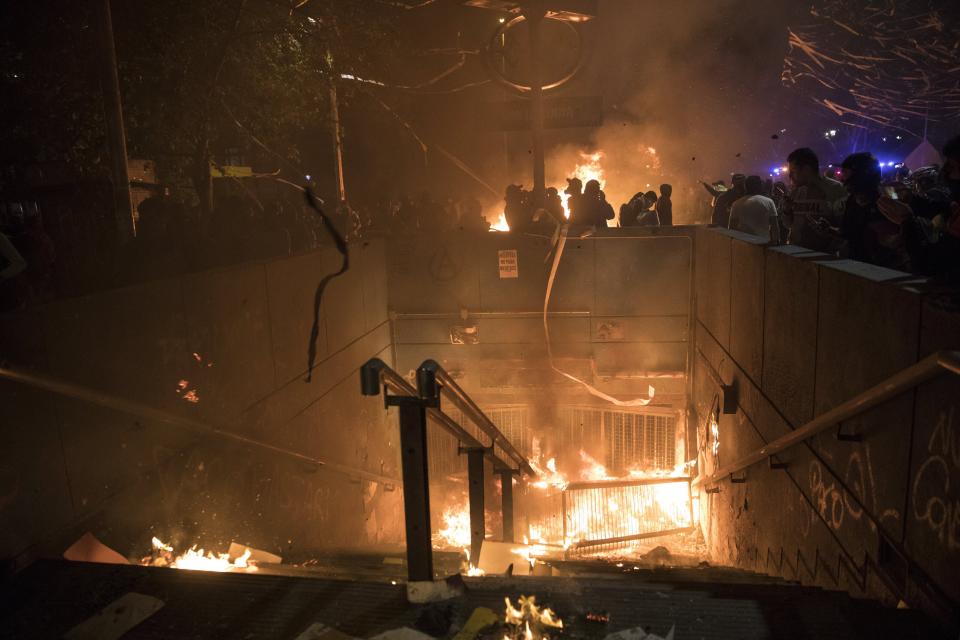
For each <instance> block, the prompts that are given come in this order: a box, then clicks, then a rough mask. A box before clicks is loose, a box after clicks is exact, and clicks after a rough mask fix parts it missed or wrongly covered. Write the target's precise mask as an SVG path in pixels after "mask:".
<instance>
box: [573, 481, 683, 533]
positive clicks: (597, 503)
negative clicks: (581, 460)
mask: <svg viewBox="0 0 960 640" xmlns="http://www.w3.org/2000/svg"><path fill="white" fill-rule="evenodd" d="M563 524H564V535H563V537H564V540H567V539H569V538H571V535H572V536H576V537H577V539H576V540H574V541H573V543H572V544H571V546H570V548H571V549H585V548H588V547H597V546H601V545H612V544H618V543H623V542H630V541H632V540H642V539H644V538H654V537H657V536H663V535H668V534H671V533H679V532H682V531H691V530H692V529H693V501H692V499H691V496H690V478H688V477H682V478H646V479H637V480H617V481H606V482H604V481H600V482H576V483H572V484H569V485H567V488H566V489H565V490H564V492H563Z"/></svg>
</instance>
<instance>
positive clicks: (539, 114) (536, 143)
mask: <svg viewBox="0 0 960 640" xmlns="http://www.w3.org/2000/svg"><path fill="white" fill-rule="evenodd" d="M546 15H547V11H546V8H544V6H543V3H542V2H539V1H531V2H529V3H528V4H527V5H525V6H524V9H523V16H524V18H526V21H527V28H528V29H529V30H530V32H529V35H530V58H531V60H530V69H531V72H532V76H533V77H532V78H531V87H530V107H531V115H532V116H533V122H532V127H531V128H532V130H533V194H534V199H535V201H536V202H537V204H540V203H542V202H543V199H544V195H545V193H546V175H545V174H546V168H545V166H544V165H545V161H544V151H543V79H542V77H541V71H540V27H541V26H542V25H543V19H544V17H546Z"/></svg>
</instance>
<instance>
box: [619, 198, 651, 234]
mask: <svg viewBox="0 0 960 640" xmlns="http://www.w3.org/2000/svg"><path fill="white" fill-rule="evenodd" d="M656 202H657V194H656V193H655V192H653V191H647V192H642V191H641V192H637V193H635V194H633V197H631V198H630V200H629V201H628V202H626V203H625V204H622V205H620V226H621V227H638V226H648V225H655V224H656V212H655V211H653V206H654V205H655V204H656ZM650 218H652V219H653V221H652V222H651V220H650Z"/></svg>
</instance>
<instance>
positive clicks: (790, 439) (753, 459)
mask: <svg viewBox="0 0 960 640" xmlns="http://www.w3.org/2000/svg"><path fill="white" fill-rule="evenodd" d="M946 372H950V373H954V374H960V351H937V352H936V353H933V354H931V355H929V356H927V357H926V358H924V359H923V360H920V361H919V362H917V363H915V364H912V365H910V366H909V367H907V368H906V369H903V370H902V371H900V372H898V373H895V374H894V375H892V376H890V377H889V378H887V379H886V380H884V381H883V382H881V383H880V384H878V385H875V386H873V387H870V388H869V389H867V390H866V391H862V392H861V393H858V394H857V395H855V396H853V397H852V398H850V399H849V400H847V401H846V402H844V403H842V404H840V405H838V406H836V407H834V408H833V409H831V410H829V411H827V412H826V413H823V414H821V415H819V416H817V417H816V418H814V419H813V420H811V421H810V422H808V423H806V424H804V425H803V426H802V427H799V428H797V429H795V430H793V431H791V432H790V433H788V434H787V435H785V436H782V437H780V438H777V439H776V440H773V441H772V442H768V443H767V444H765V445H763V446H762V447H760V448H759V449H757V450H756V451H754V452H752V453H750V454H748V455H746V456H744V457H742V458H740V459H739V460H737V461H736V462H733V463H731V464H729V465H726V466H724V467H721V468H719V469H717V470H716V471H714V472H713V474H712V475H711V476H710V477H708V478H697V479H696V480H694V481H693V486H698V485H701V484H703V485H714V484H717V483H719V482H721V481H723V480H724V479H725V478H728V477H732V476H733V474H735V473H739V472H740V471H743V470H745V469H746V468H747V467H750V466H752V465H754V464H757V463H758V462H763V461H764V460H767V459H769V458H770V457H771V456H775V455H777V454H778V453H781V452H783V451H785V450H786V449H789V448H790V447H793V446H795V445H797V444H800V443H802V442H803V441H805V440H807V439H809V438H812V437H813V436H815V435H817V434H819V433H821V432H823V431H826V430H827V429H829V428H831V427H833V426H836V425H837V424H839V423H840V422H843V421H844V420H849V419H850V418H853V417H855V416H857V415H859V414H861V413H863V412H864V411H867V410H869V409H872V408H873V407H876V406H877V405H880V404H882V403H884V402H886V401H887V400H890V399H891V398H894V397H896V396H898V395H900V394H901V393H903V392H904V391H907V390H908V389H912V388H913V387H916V386H919V385H921V384H923V383H924V382H926V381H927V380H930V379H932V378H935V377H936V376H938V375H940V374H941V373H946Z"/></svg>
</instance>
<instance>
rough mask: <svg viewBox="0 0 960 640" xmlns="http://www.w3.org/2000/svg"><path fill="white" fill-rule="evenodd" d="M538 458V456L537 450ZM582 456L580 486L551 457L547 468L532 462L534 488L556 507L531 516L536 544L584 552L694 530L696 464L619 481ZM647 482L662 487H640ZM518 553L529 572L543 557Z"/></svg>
mask: <svg viewBox="0 0 960 640" xmlns="http://www.w3.org/2000/svg"><path fill="white" fill-rule="evenodd" d="M534 453H535V455H536V456H539V454H540V451H539V449H538V448H536V449H535V452H534ZM579 454H580V464H579V467H578V469H577V470H576V471H575V472H574V473H575V474H576V475H575V477H576V478H577V481H575V482H572V483H571V482H568V481H567V476H566V475H565V474H564V473H563V472H562V471H560V470H559V469H558V468H557V464H556V460H555V459H553V458H551V459H549V460H548V461H547V463H546V465H545V466H541V464H538V463H536V462H532V463H531V466H533V468H534V470H535V471H536V472H537V474H538V476H539V478H538V479H537V481H536V482H535V483H533V485H532V486H534V487H536V488H538V489H540V490H543V491H545V492H546V495H545V496H544V499H545V500H550V501H551V502H550V504H552V505H553V506H550V507H548V508H547V509H546V510H545V511H542V510H541V511H540V513H539V514H530V522H529V524H528V532H529V537H530V539H532V540H533V541H534V542H535V543H536V544H537V545H540V546H543V545H547V546H562V547H563V548H564V549H569V548H571V547H580V546H583V547H584V548H586V547H587V546H590V545H589V543H596V542H597V541H600V540H617V539H629V538H630V537H632V536H640V535H646V534H654V533H656V532H659V531H669V530H675V529H684V528H687V527H691V526H693V524H694V523H693V521H692V516H691V496H690V491H689V481H688V479H687V476H688V475H689V471H690V465H691V463H693V462H695V461H691V462H689V463H681V464H678V465H677V466H676V467H674V468H673V469H671V470H644V469H631V470H629V471H628V472H627V473H625V474H623V475H621V476H619V477H617V476H616V475H614V474H611V473H610V472H609V471H608V470H607V468H606V467H605V466H604V465H603V464H601V463H600V462H599V461H597V460H596V459H594V458H593V457H592V456H590V455H589V454H588V453H587V452H586V451H580V452H579ZM571 475H573V474H571ZM649 479H659V480H662V482H654V483H650V482H641V481H642V480H649ZM671 479H675V480H673V481H671ZM631 481H635V482H631ZM607 482H609V483H610V484H609V486H607V485H606V483H607ZM580 483H591V484H580ZM594 483H596V484H594ZM525 542H526V540H525ZM514 552H515V553H518V555H521V556H523V557H525V558H527V560H528V561H530V562H531V568H532V566H533V564H532V563H533V562H535V559H536V556H537V555H540V554H539V552H538V551H536V550H535V551H532V552H531V551H527V550H525V549H520V550H514Z"/></svg>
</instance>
